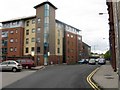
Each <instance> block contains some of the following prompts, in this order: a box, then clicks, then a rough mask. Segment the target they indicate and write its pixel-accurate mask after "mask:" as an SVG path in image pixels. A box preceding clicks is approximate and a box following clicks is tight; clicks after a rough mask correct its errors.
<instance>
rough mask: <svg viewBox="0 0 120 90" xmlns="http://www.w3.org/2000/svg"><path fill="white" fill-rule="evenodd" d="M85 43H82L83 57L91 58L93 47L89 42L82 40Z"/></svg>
mask: <svg viewBox="0 0 120 90" xmlns="http://www.w3.org/2000/svg"><path fill="white" fill-rule="evenodd" d="M82 43H83V44H82V46H83V47H82V49H83V50H82V58H84V59H89V58H90V56H91V55H90V54H91V47H90V46H89V45H88V44H86V43H84V42H82Z"/></svg>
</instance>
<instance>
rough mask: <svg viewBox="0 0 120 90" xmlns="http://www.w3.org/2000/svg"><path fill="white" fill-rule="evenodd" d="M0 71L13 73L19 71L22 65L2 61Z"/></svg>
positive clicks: (11, 61) (10, 61)
mask: <svg viewBox="0 0 120 90" xmlns="http://www.w3.org/2000/svg"><path fill="white" fill-rule="evenodd" d="M0 70H12V71H13V72H16V71H17V70H19V71H21V70H22V65H21V64H19V63H17V62H16V61H13V60H9V61H4V62H2V63H0Z"/></svg>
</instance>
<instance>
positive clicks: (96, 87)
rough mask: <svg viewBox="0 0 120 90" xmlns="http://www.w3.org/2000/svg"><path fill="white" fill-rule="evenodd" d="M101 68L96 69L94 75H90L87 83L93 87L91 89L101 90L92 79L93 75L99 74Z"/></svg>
mask: <svg viewBox="0 0 120 90" xmlns="http://www.w3.org/2000/svg"><path fill="white" fill-rule="evenodd" d="M98 69H99V68H96V69H95V70H94V71H93V72H92V73H90V75H89V76H88V77H87V82H88V83H89V84H90V85H91V87H92V88H93V89H94V90H100V88H99V87H98V86H97V85H96V84H95V83H93V82H92V80H91V78H92V77H93V75H94V74H95V73H96V72H97V70H98Z"/></svg>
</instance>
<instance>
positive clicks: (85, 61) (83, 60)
mask: <svg viewBox="0 0 120 90" xmlns="http://www.w3.org/2000/svg"><path fill="white" fill-rule="evenodd" d="M87 63H88V61H87V60H86V59H82V60H80V61H78V64H87Z"/></svg>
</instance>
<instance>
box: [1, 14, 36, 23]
mask: <svg viewBox="0 0 120 90" xmlns="http://www.w3.org/2000/svg"><path fill="white" fill-rule="evenodd" d="M35 17H36V15H34V16H29V17H20V18H16V19H11V20H6V21H2V22H0V23H7V22H11V21H18V20H26V19H32V18H35Z"/></svg>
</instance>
